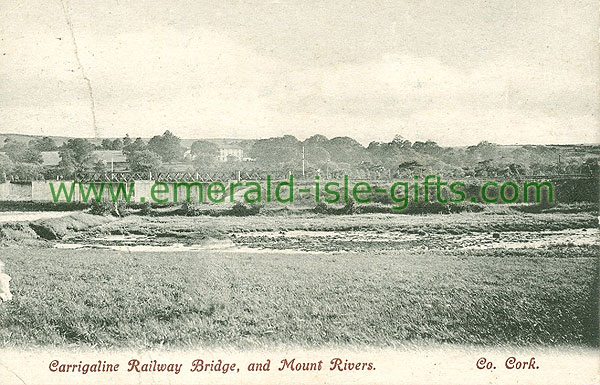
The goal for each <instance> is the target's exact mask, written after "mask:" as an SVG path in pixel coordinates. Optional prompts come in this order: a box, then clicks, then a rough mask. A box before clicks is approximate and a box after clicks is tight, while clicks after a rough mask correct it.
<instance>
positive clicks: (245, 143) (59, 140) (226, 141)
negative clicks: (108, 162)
mask: <svg viewBox="0 0 600 385" xmlns="http://www.w3.org/2000/svg"><path fill="white" fill-rule="evenodd" d="M45 136H48V137H50V138H52V139H54V141H55V142H56V145H57V146H60V145H62V144H63V143H64V142H66V141H68V140H69V139H73V137H68V136H51V135H24V134H0V147H1V146H2V144H3V143H4V141H5V140H6V139H7V138H10V139H13V140H16V141H19V142H23V143H27V142H29V141H30V140H32V139H37V138H43V137H45ZM120 138H121V139H122V138H123V136H121V137H120ZM135 138H136V137H131V139H134V140H135ZM84 139H87V140H89V141H90V142H91V143H93V144H96V145H100V144H101V143H102V140H103V139H110V140H114V139H117V138H116V137H114V138H84ZM142 139H144V140H145V141H148V140H149V139H150V138H142ZM197 140H208V141H210V142H213V143H215V144H217V145H219V146H221V145H231V144H236V145H238V146H240V147H242V148H244V149H247V148H250V147H252V144H253V143H254V142H255V141H256V140H254V139H233V138H209V139H181V144H182V145H183V146H185V147H188V148H189V147H190V146H191V145H192V143H194V142H195V141H197Z"/></svg>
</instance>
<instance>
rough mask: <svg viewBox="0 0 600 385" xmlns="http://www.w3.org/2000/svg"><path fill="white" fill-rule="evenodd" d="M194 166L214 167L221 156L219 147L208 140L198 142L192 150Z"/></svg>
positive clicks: (193, 145)
mask: <svg viewBox="0 0 600 385" xmlns="http://www.w3.org/2000/svg"><path fill="white" fill-rule="evenodd" d="M190 152H191V154H192V159H193V162H194V166H196V167H197V168H203V167H207V166H212V165H213V164H215V162H216V161H217V158H218V156H219V147H218V146H217V145H216V144H214V143H213V142H209V141H208V140H197V141H195V142H194V143H192V147H191V148H190Z"/></svg>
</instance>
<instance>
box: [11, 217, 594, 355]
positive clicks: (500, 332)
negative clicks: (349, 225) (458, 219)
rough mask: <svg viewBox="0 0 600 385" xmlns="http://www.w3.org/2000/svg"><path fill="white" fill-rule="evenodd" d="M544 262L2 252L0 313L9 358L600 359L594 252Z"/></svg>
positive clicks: (451, 255) (473, 257)
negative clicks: (498, 355) (544, 354)
mask: <svg viewBox="0 0 600 385" xmlns="http://www.w3.org/2000/svg"><path fill="white" fill-rule="evenodd" d="M246 225H248V224H246ZM548 250H549V251H548ZM548 250H547V252H546V253H545V254H544V257H539V256H536V254H534V253H530V252H528V253H519V252H518V251H511V252H510V254H508V255H504V254H499V253H502V252H501V251H498V250H489V251H488V250H486V251H481V250H479V251H477V252H466V251H452V252H447V253H444V252H442V251H421V252H419V251H410V252H409V251H397V252H383V253H372V254H352V253H348V254H321V255H318V254H310V253H305V254H297V255H292V254H284V253H282V254H243V253H232V254H228V253H223V252H208V251H207V252H200V253H198V252H184V253H132V254H128V253H119V252H107V251H101V250H86V251H83V252H82V251H81V250H57V249H44V248H17V247H15V248H5V249H4V252H3V255H2V260H3V261H4V262H5V263H6V271H7V272H8V273H9V274H10V275H11V276H12V278H13V281H11V284H12V288H13V294H14V298H13V300H12V301H11V302H7V303H4V304H1V305H0V345H1V346H3V347H24V346H32V345H44V346H62V347H64V346H71V345H77V346H92V347H127V348H136V347H160V346H165V347H198V346H237V347H249V346H251V347H261V346H271V345H277V344H282V343H283V344H293V345H300V346H311V347H312V346H323V345H338V344H364V345H376V346H401V345H406V344H415V343H416V344H432V343H433V344H436V343H459V344H485V345H496V344H507V345H529V344H541V345H572V346H597V345H598V333H597V328H598V314H597V311H598V307H597V304H598V283H597V274H598V265H597V263H598V262H597V256H598V249H597V247H586V248H580V249H578V251H577V252H576V253H571V254H567V257H565V253H564V250H562V248H560V247H557V248H551V249H548ZM559 257H560V258H559Z"/></svg>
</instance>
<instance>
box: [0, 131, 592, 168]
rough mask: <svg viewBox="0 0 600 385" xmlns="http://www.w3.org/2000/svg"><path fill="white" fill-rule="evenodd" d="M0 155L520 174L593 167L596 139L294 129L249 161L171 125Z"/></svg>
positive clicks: (261, 144) (134, 164)
mask: <svg viewBox="0 0 600 385" xmlns="http://www.w3.org/2000/svg"><path fill="white" fill-rule="evenodd" d="M1 150H2V154H0V178H3V180H5V179H7V178H9V179H12V180H32V179H41V178H45V179H54V178H56V177H57V176H62V177H65V178H68V176H72V175H73V174H75V173H81V172H99V173H101V172H106V171H109V168H110V165H108V164H106V163H105V162H103V161H102V160H101V159H99V158H98V157H97V155H96V153H95V151H98V150H113V151H121V152H122V153H123V155H124V156H125V159H126V163H127V169H128V170H130V171H135V172H149V171H150V172H152V171H155V172H157V171H165V170H169V168H170V167H171V166H172V165H174V164H177V165H178V167H180V168H181V167H184V168H186V170H187V171H224V170H240V169H246V170H252V171H256V172H263V173H266V172H277V171H282V172H293V173H295V174H299V173H301V172H302V171H304V172H305V173H306V174H307V175H316V174H319V175H327V176H336V175H339V174H341V173H357V172H358V173H359V174H360V173H362V174H361V175H376V174H380V175H384V176H389V177H410V176H412V175H417V174H424V173H435V174H438V175H445V176H448V177H469V176H475V177H494V176H502V177H519V176H524V175H532V174H538V175H549V174H565V173H567V174H590V175H597V174H598V158H599V154H600V147H599V146H586V147H583V146H542V145H520V146H502V145H497V144H494V143H489V142H486V141H483V142H480V143H479V144H477V145H475V146H467V147H442V146H439V145H438V144H437V143H436V142H434V141H431V140H427V141H415V142H411V141H409V140H407V139H405V138H403V137H402V136H399V135H398V136H396V137H395V138H394V139H393V140H392V141H390V142H376V141H374V142H371V143H369V144H368V146H363V145H362V144H360V143H359V142H357V141H356V140H354V139H352V138H350V137H335V138H331V139H329V138H327V137H326V136H324V135H313V136H311V137H309V138H307V139H305V140H299V139H297V138H296V137H294V136H292V135H284V136H282V137H274V138H266V139H259V140H255V141H253V142H251V143H249V144H248V145H247V148H245V149H244V151H245V155H246V156H245V157H246V158H249V159H250V160H249V161H244V162H241V161H240V160H239V159H236V158H230V159H228V160H227V161H225V162H219V161H218V157H219V146H218V145H217V144H215V143H213V142H211V141H207V140H197V141H195V142H193V143H192V144H191V146H190V148H189V149H188V148H186V147H185V146H183V145H182V142H181V139H180V138H179V137H177V136H176V135H174V134H173V133H172V132H170V131H165V132H164V133H163V134H162V135H156V136H153V137H152V138H150V139H149V140H144V139H142V138H139V137H138V138H135V139H132V138H130V137H129V135H126V136H125V137H123V138H116V139H102V141H101V142H100V143H99V144H95V143H92V142H91V141H90V140H88V139H82V138H73V139H68V140H67V141H65V142H64V143H62V144H61V145H60V146H59V145H57V144H56V143H55V141H54V140H53V139H52V138H50V137H43V138H34V139H32V140H30V141H29V142H28V143H23V142H20V141H17V140H15V139H11V138H7V139H6V140H5V141H4V144H3V146H2V149H1ZM44 151H58V155H59V158H60V160H59V162H58V166H57V167H48V166H44V165H43V158H42V152H44Z"/></svg>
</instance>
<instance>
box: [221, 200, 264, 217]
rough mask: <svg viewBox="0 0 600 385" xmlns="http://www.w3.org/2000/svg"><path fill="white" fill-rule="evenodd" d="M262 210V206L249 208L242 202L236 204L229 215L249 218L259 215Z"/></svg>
mask: <svg viewBox="0 0 600 385" xmlns="http://www.w3.org/2000/svg"><path fill="white" fill-rule="evenodd" d="M261 208H262V207H261V206H260V205H256V204H255V205H250V206H248V205H245V204H243V203H241V202H236V203H235V204H234V205H233V207H231V209H230V210H229V214H230V215H233V216H235V217H247V216H250V215H256V214H258V213H259V212H260V209H261Z"/></svg>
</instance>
